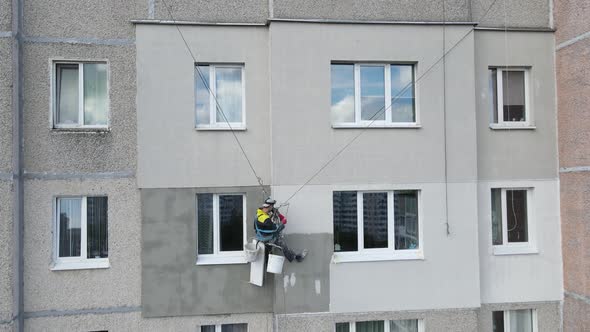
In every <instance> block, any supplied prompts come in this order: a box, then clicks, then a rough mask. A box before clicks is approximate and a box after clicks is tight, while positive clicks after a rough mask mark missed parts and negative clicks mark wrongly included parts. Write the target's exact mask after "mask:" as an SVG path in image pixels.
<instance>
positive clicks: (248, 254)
mask: <svg viewBox="0 0 590 332" xmlns="http://www.w3.org/2000/svg"><path fill="white" fill-rule="evenodd" d="M256 256H258V247H257V246H256V243H246V244H245V245H244V258H246V262H248V263H251V262H254V261H255V260H256Z"/></svg>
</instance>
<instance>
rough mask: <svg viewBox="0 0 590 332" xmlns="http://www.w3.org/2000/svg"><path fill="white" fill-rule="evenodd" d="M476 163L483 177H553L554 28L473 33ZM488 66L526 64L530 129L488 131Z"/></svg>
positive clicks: (554, 154)
mask: <svg viewBox="0 0 590 332" xmlns="http://www.w3.org/2000/svg"><path fill="white" fill-rule="evenodd" d="M475 36H476V38H475V66H476V67H475V77H476V80H475V89H476V94H475V95H476V96H477V104H476V107H477V108H476V113H477V159H478V160H477V165H478V176H479V178H480V179H481V180H505V179H556V178H557V172H558V163H557V159H558V155H557V121H556V119H557V113H556V106H555V105H556V104H555V64H554V63H555V58H554V52H553V49H554V47H555V45H554V41H553V34H552V33H523V32H509V33H506V34H505V33H504V32H491V31H477V33H476V34H475ZM490 66H530V67H531V69H530V84H529V87H530V98H531V114H532V118H533V121H534V125H535V126H536V129H534V130H492V129H490V128H489V124H490V109H491V100H490V91H489V74H488V68H489V67H490Z"/></svg>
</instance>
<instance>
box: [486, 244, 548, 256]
mask: <svg viewBox="0 0 590 332" xmlns="http://www.w3.org/2000/svg"><path fill="white" fill-rule="evenodd" d="M493 253H494V256H505V255H535V254H538V253H539V250H537V248H535V247H531V246H528V245H527V246H510V245H503V246H494V247H493Z"/></svg>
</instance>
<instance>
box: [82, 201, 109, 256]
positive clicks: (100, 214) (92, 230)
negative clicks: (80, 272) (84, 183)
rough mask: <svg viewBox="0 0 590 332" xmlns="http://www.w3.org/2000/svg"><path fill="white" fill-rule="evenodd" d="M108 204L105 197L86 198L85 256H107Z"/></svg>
mask: <svg viewBox="0 0 590 332" xmlns="http://www.w3.org/2000/svg"><path fill="white" fill-rule="evenodd" d="M107 211H108V204H107V198H106V197H88V198H87V200H86V221H87V227H86V230H87V235H88V239H87V250H88V251H87V257H88V258H89V259H91V258H106V257H109V247H108V225H107V220H108V219H107Z"/></svg>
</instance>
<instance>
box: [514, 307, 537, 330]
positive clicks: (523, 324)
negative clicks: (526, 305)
mask: <svg viewBox="0 0 590 332" xmlns="http://www.w3.org/2000/svg"><path fill="white" fill-rule="evenodd" d="M510 331H515V332H533V312H532V310H530V309H527V310H511V311H510Z"/></svg>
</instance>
